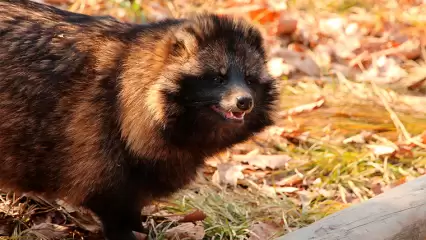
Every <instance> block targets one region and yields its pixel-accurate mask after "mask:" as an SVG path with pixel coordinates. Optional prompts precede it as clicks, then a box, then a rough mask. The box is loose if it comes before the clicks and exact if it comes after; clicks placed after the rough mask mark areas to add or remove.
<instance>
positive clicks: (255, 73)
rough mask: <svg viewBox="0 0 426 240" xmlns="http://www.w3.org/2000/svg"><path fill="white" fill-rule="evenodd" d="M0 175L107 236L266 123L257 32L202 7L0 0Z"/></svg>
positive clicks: (273, 92)
mask: <svg viewBox="0 0 426 240" xmlns="http://www.w3.org/2000/svg"><path fill="white" fill-rule="evenodd" d="M0 59H1V61H0V116H1V121H0V152H1V155H0V187H1V188H2V189H10V190H14V191H17V192H24V193H29V194H41V195H43V196H45V197H47V198H61V199H63V200H65V201H68V202H69V203H71V204H75V205H79V206H83V207H86V208H88V209H90V210H91V211H92V212H94V213H95V214H96V215H97V216H98V217H99V219H100V220H101V222H102V229H103V234H104V236H105V238H106V239H109V240H130V239H135V235H134V233H133V231H143V229H142V224H141V208H142V207H143V206H144V205H146V204H147V203H148V202H149V201H150V200H152V199H155V198H159V197H166V196H168V195H170V194H172V193H174V192H176V191H177V190H179V189H181V188H183V187H185V185H187V184H188V183H189V182H190V181H191V180H193V179H194V177H195V175H196V171H197V169H199V168H200V167H202V166H203V162H204V160H205V159H206V158H207V157H210V156H213V155H214V154H216V153H218V152H220V151H223V150H225V149H226V148H229V147H231V146H233V145H234V144H237V143H240V142H243V141H245V140H247V139H249V138H250V136H252V135H253V134H255V133H258V132H260V131H262V130H263V129H264V128H265V127H267V126H269V125H272V124H273V122H274V121H273V117H272V116H273V113H274V109H275V106H276V100H277V98H278V90H277V86H276V81H274V80H273V79H272V78H271V76H270V75H269V74H268V72H267V70H266V67H265V62H266V57H265V50H264V46H263V39H262V36H261V34H260V33H259V31H258V30H257V29H256V28H254V27H253V26H251V25H249V24H248V23H246V22H244V21H242V20H237V19H231V18H225V17H219V16H216V15H212V14H203V15H198V16H195V17H191V18H186V19H167V20H163V21H159V22H156V23H152V24H147V25H137V24H129V23H122V22H119V21H117V20H115V19H114V18H112V17H95V16H87V15H82V14H77V13H71V12H68V11H64V10H60V9H57V8H54V7H52V6H47V5H43V4H39V3H35V2H31V1H24V0H15V1H13V0H1V1H0Z"/></svg>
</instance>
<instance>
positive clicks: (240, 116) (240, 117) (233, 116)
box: [211, 105, 246, 122]
mask: <svg viewBox="0 0 426 240" xmlns="http://www.w3.org/2000/svg"><path fill="white" fill-rule="evenodd" d="M211 108H212V109H213V111H215V112H217V113H218V114H219V115H221V116H222V117H223V118H225V119H227V120H233V121H237V122H243V121H244V116H245V114H246V113H245V112H232V111H226V110H225V109H223V108H221V107H220V106H219V105H212V106H211Z"/></svg>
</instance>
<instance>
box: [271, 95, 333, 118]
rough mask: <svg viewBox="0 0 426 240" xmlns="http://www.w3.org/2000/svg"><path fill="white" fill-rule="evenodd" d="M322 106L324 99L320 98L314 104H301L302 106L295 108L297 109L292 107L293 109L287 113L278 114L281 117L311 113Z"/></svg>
mask: <svg viewBox="0 0 426 240" xmlns="http://www.w3.org/2000/svg"><path fill="white" fill-rule="evenodd" d="M324 104H325V97H324V96H321V97H319V98H318V99H317V100H316V101H315V102H312V103H308V104H303V105H300V106H297V107H294V108H290V109H288V110H287V111H283V112H280V113H279V115H280V116H281V117H286V116H294V115H297V114H301V113H305V112H310V111H313V110H315V109H317V108H320V107H322V106H324Z"/></svg>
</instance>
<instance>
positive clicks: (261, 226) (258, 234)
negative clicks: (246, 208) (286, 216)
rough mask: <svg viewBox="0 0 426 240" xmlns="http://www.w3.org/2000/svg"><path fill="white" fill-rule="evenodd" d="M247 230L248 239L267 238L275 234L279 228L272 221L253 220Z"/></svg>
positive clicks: (262, 239) (264, 239)
mask: <svg viewBox="0 0 426 240" xmlns="http://www.w3.org/2000/svg"><path fill="white" fill-rule="evenodd" d="M249 230H250V237H249V238H248V239H249V240H268V239H272V237H274V236H275V234H277V233H278V232H280V231H281V228H280V227H279V226H277V224H273V223H264V222H255V223H253V224H252V225H251V227H250V229H249Z"/></svg>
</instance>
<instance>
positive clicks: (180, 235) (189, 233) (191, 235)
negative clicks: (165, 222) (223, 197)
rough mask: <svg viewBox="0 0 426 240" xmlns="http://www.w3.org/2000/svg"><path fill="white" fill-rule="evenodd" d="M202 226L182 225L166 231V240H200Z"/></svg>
mask: <svg viewBox="0 0 426 240" xmlns="http://www.w3.org/2000/svg"><path fill="white" fill-rule="evenodd" d="M204 235H205V232H204V226H203V225H202V224H201V223H200V222H197V223H195V224H194V223H183V224H180V225H178V226H177V227H174V228H171V229H169V230H167V231H166V237H167V239H176V240H178V239H188V240H189V239H191V240H202V239H203V238H204Z"/></svg>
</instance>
